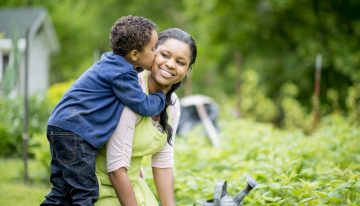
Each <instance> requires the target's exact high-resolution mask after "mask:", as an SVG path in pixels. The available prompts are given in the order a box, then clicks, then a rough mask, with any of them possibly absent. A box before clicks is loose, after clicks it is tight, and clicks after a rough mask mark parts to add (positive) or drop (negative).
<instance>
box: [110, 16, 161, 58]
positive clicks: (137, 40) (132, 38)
mask: <svg viewBox="0 0 360 206" xmlns="http://www.w3.org/2000/svg"><path fill="white" fill-rule="evenodd" d="M153 30H156V24H155V23H154V22H153V21H151V20H150V19H147V18H145V17H141V16H132V15H129V16H124V17H121V18H120V19H118V20H117V21H116V22H115V24H114V25H113V26H112V28H111V32H110V47H111V49H112V50H113V52H114V53H115V54H118V55H121V56H125V55H126V54H127V53H129V52H131V51H132V50H134V49H136V50H138V51H140V52H141V51H142V50H143V48H144V47H145V46H146V44H148V43H149V42H150V38H151V34H152V31H153Z"/></svg>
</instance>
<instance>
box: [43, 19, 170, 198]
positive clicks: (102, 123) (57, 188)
mask: <svg viewBox="0 0 360 206" xmlns="http://www.w3.org/2000/svg"><path fill="white" fill-rule="evenodd" d="M156 43H157V32H156V25H155V24H154V23H153V22H152V21H151V20H149V19H146V18H143V17H137V16H126V17H122V18H120V19H119V20H118V21H117V22H115V24H114V25H113V27H112V29H111V34H110V44H111V48H112V52H108V53H105V54H104V55H103V56H102V57H101V60H100V61H98V62H97V63H95V64H94V65H92V66H91V67H90V68H89V69H88V70H87V71H86V72H85V73H84V74H82V75H81V77H80V78H79V79H77V80H76V81H75V82H74V84H73V85H72V86H71V87H70V89H69V90H68V91H67V92H66V93H65V94H64V96H63V97H62V99H61V100H60V102H59V103H58V104H57V106H56V107H55V109H54V111H53V112H52V114H51V116H50V118H49V120H48V128H47V138H48V140H49V142H50V150H51V156H52V159H51V165H50V170H51V171H50V172H51V175H50V181H51V183H52V185H53V186H52V188H51V191H50V193H49V194H48V195H47V196H46V199H45V200H44V201H43V203H42V204H41V205H93V203H94V202H95V201H96V200H97V198H98V184H97V178H96V175H95V157H96V155H97V151H98V148H99V147H101V146H102V145H103V144H104V143H105V142H106V141H107V140H108V139H109V138H110V136H111V135H112V133H113V131H114V129H115V128H116V126H117V124H118V121H119V118H120V114H121V112H122V110H123V108H124V105H126V106H128V107H129V108H130V109H132V110H133V111H134V112H136V113H138V114H139V115H142V116H153V115H157V114H160V112H161V111H162V110H163V108H164V106H165V95H164V94H163V93H153V94H150V95H148V96H147V95H145V94H144V93H143V92H142V89H141V87H140V85H139V83H138V76H137V75H138V74H137V72H136V70H135V67H142V68H144V69H147V70H149V69H150V67H151V65H152V62H153V60H154V57H155V46H156Z"/></svg>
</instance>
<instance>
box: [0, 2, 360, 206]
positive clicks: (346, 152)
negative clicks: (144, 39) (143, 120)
mask: <svg viewBox="0 0 360 206" xmlns="http://www.w3.org/2000/svg"><path fill="white" fill-rule="evenodd" d="M0 7H1V8H0V58H1V61H0V81H1V82H0V106H1V108H0V116H1V118H0V168H1V169H0V182H1V184H0V205H38V204H39V203H40V202H41V201H42V199H43V197H44V196H45V195H46V194H47V192H48V189H49V188H50V183H49V182H48V178H49V171H48V167H49V158H50V157H49V151H48V150H49V146H48V142H47V140H46V135H45V128H46V122H47V118H48V116H49V114H50V112H51V110H52V108H53V107H54V106H55V104H56V103H57V102H58V100H59V99H60V97H61V96H62V94H63V93H64V92H65V91H66V89H67V88H68V87H69V86H70V85H71V83H72V82H73V81H74V80H75V79H76V78H78V77H79V76H80V75H81V74H82V73H83V72H84V71H85V70H86V69H87V68H88V67H89V66H91V64H93V63H94V62H96V61H97V60H98V59H99V58H100V56H101V54H102V53H103V52H105V51H109V44H108V41H109V38H108V36H109V31H110V28H111V25H112V24H113V23H114V22H115V21H116V20H117V19H118V18H120V17H121V16H125V15H130V14H131V15H139V16H144V17H147V18H150V19H152V20H153V21H154V22H155V23H156V24H157V30H158V32H160V31H162V30H164V29H167V28H170V27H178V28H181V29H183V30H185V31H187V32H188V33H190V34H191V35H192V36H193V37H194V39H195V40H196V42H197V46H198V57H197V60H196V63H195V65H194V67H193V70H192V73H191V75H190V76H189V77H188V79H187V82H186V83H185V84H184V85H183V87H182V88H181V89H180V90H179V91H178V92H177V93H178V95H179V96H180V97H181V98H184V97H188V96H191V95H196V94H201V95H204V96H207V97H209V98H211V99H212V103H213V104H214V105H216V111H215V113H214V114H213V115H211V114H210V116H211V118H212V121H213V123H214V125H215V127H216V129H217V134H216V135H211V134H209V130H206V129H205V128H206V126H204V125H202V124H201V121H199V122H198V124H196V126H194V127H193V128H192V129H191V130H189V131H187V132H184V133H183V134H181V135H180V134H179V135H178V137H177V140H176V141H177V143H176V147H175V150H176V158H175V159H176V160H175V162H176V163H175V165H176V175H175V189H176V191H175V192H176V193H175V194H176V199H177V203H178V205H192V204H194V202H195V201H196V200H198V199H210V198H212V195H213V191H214V186H215V182H216V181H217V180H219V179H222V180H227V181H228V187H229V188H228V190H229V193H230V195H235V194H236V193H237V192H239V191H240V190H241V189H242V188H243V187H245V185H246V178H245V177H246V175H248V174H250V175H251V176H252V177H254V178H255V179H256V180H257V181H258V183H259V186H258V188H257V189H255V190H254V191H253V192H251V193H250V194H249V196H248V197H246V198H245V200H244V204H245V205H297V204H299V205H332V204H333V205H360V195H359V193H360V182H359V177H360V146H359V145H360V127H359V123H360V12H359V11H360V1H356V0H343V1H338V0H329V1H326V0H318V1H316V0H303V1H293V0H206V1H205V0H178V1H176V0H173V1H170V0H153V1H150V0H136V1H134V0H133V1H130V0H102V1H96V0H78V1H75V0H27V1H26V0H2V1H1V2H0ZM27 40H28V41H27ZM27 42H29V43H28V44H27ZM14 45H18V46H17V47H16V46H14ZM27 46H28V47H27ZM26 70H27V72H26ZM208 112H210V111H208ZM194 124H195V123H194ZM211 136H215V138H218V140H217V141H218V142H219V145H216V146H215V145H214V144H213V143H214V142H212V140H211V138H209V137H211ZM27 138H28V139H29V141H28V142H27V141H25V144H24V141H23V139H27ZM24 145H25V146H24ZM24 148H25V150H24ZM26 148H28V149H26ZM27 150H28V151H27ZM24 154H25V155H24ZM24 161H25V163H24ZM27 162H28V163H27ZM148 173H149V175H148V176H150V177H148V179H147V180H148V182H149V183H150V184H153V183H152V179H151V172H150V171H149V172H148ZM24 180H25V181H24ZM154 191H155V190H154Z"/></svg>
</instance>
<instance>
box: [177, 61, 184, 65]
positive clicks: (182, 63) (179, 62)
mask: <svg viewBox="0 0 360 206" xmlns="http://www.w3.org/2000/svg"><path fill="white" fill-rule="evenodd" d="M177 63H178V64H179V65H180V66H184V65H185V63H184V62H182V61H178V62H177Z"/></svg>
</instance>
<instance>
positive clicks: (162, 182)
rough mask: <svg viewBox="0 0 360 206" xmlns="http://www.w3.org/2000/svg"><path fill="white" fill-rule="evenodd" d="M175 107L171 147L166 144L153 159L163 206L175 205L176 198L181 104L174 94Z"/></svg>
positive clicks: (157, 188) (157, 187) (172, 119)
mask: <svg viewBox="0 0 360 206" xmlns="http://www.w3.org/2000/svg"><path fill="white" fill-rule="evenodd" d="M172 102H174V105H172V106H171V107H170V111H169V113H170V115H169V116H170V125H171V127H172V129H173V134H172V140H171V145H169V144H168V143H167V144H165V146H164V147H163V149H162V150H161V151H160V152H158V153H157V154H155V155H153V157H152V168H153V177H154V181H155V186H156V190H157V193H158V195H159V198H160V202H161V205H163V206H173V205H175V196H174V173H173V165H174V142H175V136H176V129H177V126H178V123H179V118H180V103H179V100H178V99H177V97H176V94H175V93H174V94H173V96H172Z"/></svg>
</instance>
